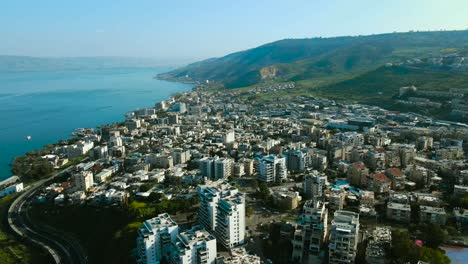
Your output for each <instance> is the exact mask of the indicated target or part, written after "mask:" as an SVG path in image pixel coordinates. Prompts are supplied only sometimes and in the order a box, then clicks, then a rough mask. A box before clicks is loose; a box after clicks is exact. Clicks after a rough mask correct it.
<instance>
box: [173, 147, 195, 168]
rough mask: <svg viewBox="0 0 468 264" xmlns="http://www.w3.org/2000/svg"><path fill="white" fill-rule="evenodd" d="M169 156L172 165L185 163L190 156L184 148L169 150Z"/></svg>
mask: <svg viewBox="0 0 468 264" xmlns="http://www.w3.org/2000/svg"><path fill="white" fill-rule="evenodd" d="M171 156H172V160H173V162H174V165H177V164H185V163H187V161H189V160H190V158H191V157H192V155H191V154H190V151H189V150H184V149H181V148H176V149H173V150H172V152H171Z"/></svg>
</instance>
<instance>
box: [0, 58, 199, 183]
mask: <svg viewBox="0 0 468 264" xmlns="http://www.w3.org/2000/svg"><path fill="white" fill-rule="evenodd" d="M166 70H168V69H167V68H161V67H160V68H111V69H97V70H73V71H71V70H67V71H53V72H48V71H37V72H0V180H3V179H5V178H8V177H10V176H11V171H10V167H9V165H8V164H9V163H11V161H12V160H13V159H14V157H15V156H18V155H23V154H24V153H25V152H27V151H30V150H34V149H38V148H41V147H43V146H44V145H46V144H50V143H55V142H57V141H59V140H60V139H66V138H69V137H70V134H71V133H72V132H73V131H74V130H75V129H76V128H80V127H96V126H98V125H102V124H107V123H113V122H118V121H122V120H123V119H124V114H125V113H126V112H127V111H130V110H135V109H137V108H144V107H151V106H154V103H155V102H157V101H161V100H165V99H167V98H168V97H169V96H170V95H172V94H174V93H177V92H183V91H187V90H190V89H191V87H192V86H191V85H188V84H181V83H171V82H165V81H159V80H156V79H153V77H154V76H155V75H156V73H158V72H164V71H166ZM27 136H31V138H32V139H31V140H29V141H28V140H26V137H27Z"/></svg>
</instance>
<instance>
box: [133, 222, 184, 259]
mask: <svg viewBox="0 0 468 264" xmlns="http://www.w3.org/2000/svg"><path fill="white" fill-rule="evenodd" d="M178 232H179V226H178V225H177V223H176V222H174V221H173V220H172V219H171V217H170V216H169V214H160V215H158V216H157V217H155V218H151V219H149V220H146V221H145V222H144V223H143V226H141V227H140V228H139V229H138V237H137V263H138V264H155V263H159V262H160V261H161V260H162V259H163V257H166V256H168V255H169V253H170V250H171V245H172V243H173V242H175V241H176V237H177V234H178Z"/></svg>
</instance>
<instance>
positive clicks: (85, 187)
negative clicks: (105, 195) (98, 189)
mask: <svg viewBox="0 0 468 264" xmlns="http://www.w3.org/2000/svg"><path fill="white" fill-rule="evenodd" d="M73 179H74V183H75V187H76V188H77V189H78V190H80V191H84V192H86V191H89V189H91V187H93V184H94V179H93V173H92V172H90V171H80V172H78V173H77V174H75V175H73Z"/></svg>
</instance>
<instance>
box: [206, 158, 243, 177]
mask: <svg viewBox="0 0 468 264" xmlns="http://www.w3.org/2000/svg"><path fill="white" fill-rule="evenodd" d="M233 165H234V161H233V160H232V159H230V158H219V157H205V158H202V159H201V160H200V163H199V168H200V173H201V175H202V176H204V177H207V178H208V179H212V180H217V179H224V178H227V177H229V176H231V175H232V170H233Z"/></svg>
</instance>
